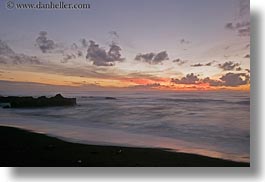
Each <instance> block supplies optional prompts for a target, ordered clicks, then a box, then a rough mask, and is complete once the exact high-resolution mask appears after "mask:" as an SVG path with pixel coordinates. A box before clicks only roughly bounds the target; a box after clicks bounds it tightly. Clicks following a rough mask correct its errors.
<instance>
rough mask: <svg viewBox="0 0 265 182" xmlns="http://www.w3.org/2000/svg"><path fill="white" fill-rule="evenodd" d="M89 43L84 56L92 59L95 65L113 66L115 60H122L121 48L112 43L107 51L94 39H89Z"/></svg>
mask: <svg viewBox="0 0 265 182" xmlns="http://www.w3.org/2000/svg"><path fill="white" fill-rule="evenodd" d="M89 43H90V45H89V47H88V49H87V55H86V58H87V59H89V60H90V61H92V63H93V65H96V66H114V65H115V62H122V61H124V58H122V57H121V53H120V51H121V48H120V47H119V46H118V45H116V44H115V43H112V44H111V45H110V48H109V51H108V52H107V51H106V50H105V49H104V48H101V47H99V45H98V44H96V43H95V42H94V41H92V40H90V41H89Z"/></svg>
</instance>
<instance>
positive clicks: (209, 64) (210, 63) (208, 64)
mask: <svg viewBox="0 0 265 182" xmlns="http://www.w3.org/2000/svg"><path fill="white" fill-rule="evenodd" d="M215 62H216V61H211V62H209V63H206V64H205V66H212V64H213V63H215Z"/></svg>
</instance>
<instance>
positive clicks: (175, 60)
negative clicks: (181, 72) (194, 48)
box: [172, 58, 188, 66]
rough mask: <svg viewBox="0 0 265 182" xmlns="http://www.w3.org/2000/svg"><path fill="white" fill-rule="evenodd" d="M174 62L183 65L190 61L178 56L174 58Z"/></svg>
mask: <svg viewBox="0 0 265 182" xmlns="http://www.w3.org/2000/svg"><path fill="white" fill-rule="evenodd" d="M172 62H173V63H177V64H178V65H179V66H181V65H183V64H185V63H187V62H188V61H187V60H182V59H180V58H178V59H174V60H173V61H172Z"/></svg>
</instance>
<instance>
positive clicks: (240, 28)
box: [225, 21, 250, 36]
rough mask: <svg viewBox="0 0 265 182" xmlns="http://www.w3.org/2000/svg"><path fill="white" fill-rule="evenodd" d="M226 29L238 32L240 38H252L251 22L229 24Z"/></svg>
mask: <svg viewBox="0 0 265 182" xmlns="http://www.w3.org/2000/svg"><path fill="white" fill-rule="evenodd" d="M225 28H226V29H228V30H232V31H236V32H237V33H238V35H239V36H250V22H249V21H244V22H238V23H231V22H229V23H227V24H226V25H225Z"/></svg>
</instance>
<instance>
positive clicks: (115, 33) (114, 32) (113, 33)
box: [109, 31, 120, 39]
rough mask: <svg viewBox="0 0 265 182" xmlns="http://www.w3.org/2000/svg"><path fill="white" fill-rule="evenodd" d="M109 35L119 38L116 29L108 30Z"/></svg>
mask: <svg viewBox="0 0 265 182" xmlns="http://www.w3.org/2000/svg"><path fill="white" fill-rule="evenodd" d="M109 34H110V36H112V37H113V38H114V39H119V38H120V36H119V34H118V33H117V32H116V31H110V32H109Z"/></svg>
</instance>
